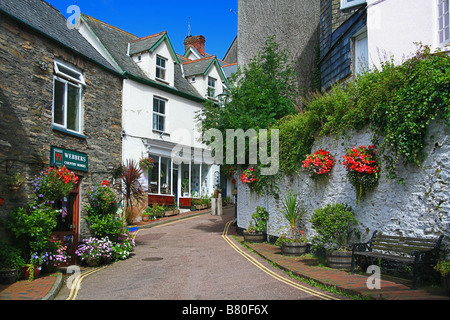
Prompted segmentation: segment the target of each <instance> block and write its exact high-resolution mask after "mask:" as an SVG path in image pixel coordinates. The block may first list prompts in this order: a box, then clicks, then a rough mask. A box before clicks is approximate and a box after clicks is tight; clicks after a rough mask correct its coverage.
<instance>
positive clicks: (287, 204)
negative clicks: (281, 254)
mask: <svg viewBox="0 0 450 320" xmlns="http://www.w3.org/2000/svg"><path fill="white" fill-rule="evenodd" d="M305 213H306V210H305V209H303V208H302V207H301V205H300V202H298V201H297V195H296V194H294V193H293V192H292V191H290V192H289V194H287V195H285V196H284V202H283V206H282V210H281V215H282V216H283V218H285V219H286V220H287V221H288V223H289V226H288V227H289V232H290V234H291V239H293V240H295V238H296V236H295V226H296V225H297V223H298V222H299V221H300V219H301V218H302V217H303V216H304V215H305ZM284 228H286V227H284Z"/></svg>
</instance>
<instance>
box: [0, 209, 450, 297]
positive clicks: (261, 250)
mask: <svg viewBox="0 0 450 320" xmlns="http://www.w3.org/2000/svg"><path fill="white" fill-rule="evenodd" d="M228 209H229V210H231V209H233V210H234V208H233V207H231V208H228ZM207 213H210V211H209V210H202V211H190V212H185V213H182V214H179V215H176V216H172V217H165V218H163V219H160V220H158V221H153V222H140V223H138V224H137V225H138V228H140V229H141V228H151V227H153V226H155V225H160V224H164V223H168V222H173V221H176V220H180V219H185V218H189V217H192V216H195V215H200V214H207ZM233 234H235V233H234V232H233ZM235 237H236V240H239V241H242V240H243V237H240V236H237V235H235ZM245 245H246V246H247V247H248V248H250V249H251V250H253V251H254V252H255V253H257V254H258V255H260V256H261V257H263V258H265V259H266V260H268V261H270V262H271V263H272V264H274V265H276V266H277V267H279V268H280V269H283V270H285V271H287V272H292V273H293V274H294V275H297V276H300V277H302V278H306V279H311V280H314V281H315V282H317V283H320V284H322V285H325V286H329V287H335V288H336V289H338V290H340V291H343V292H346V293H349V294H353V295H359V296H362V297H365V298H368V299H376V300H450V297H449V296H447V295H445V292H444V290H443V289H442V288H428V287H426V288H422V287H419V289H417V290H411V289H410V287H409V286H408V283H405V281H404V280H402V279H396V278H393V277H388V278H385V277H384V276H382V277H381V288H380V289H373V290H370V289H368V287H367V285H366V283H367V279H368V276H366V275H361V274H353V275H352V274H350V273H349V272H346V271H343V270H336V269H331V268H326V267H323V266H318V265H317V259H315V258H314V257H312V256H310V255H305V256H302V257H293V256H284V255H282V254H281V251H280V248H279V247H277V246H274V245H272V244H269V243H245ZM63 278H64V277H63V273H61V272H57V273H54V274H47V275H40V276H39V277H38V278H37V279H35V280H34V281H31V282H29V281H27V280H21V281H18V282H16V283H14V284H12V285H8V286H5V285H0V300H53V299H54V298H55V297H56V295H57V294H58V293H59V291H60V289H61V287H62V286H63V283H64V280H63Z"/></svg>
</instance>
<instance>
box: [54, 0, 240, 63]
mask: <svg viewBox="0 0 450 320" xmlns="http://www.w3.org/2000/svg"><path fill="white" fill-rule="evenodd" d="M45 1H46V2H48V3H49V4H51V5H52V6H53V7H55V8H56V9H58V10H59V11H60V12H61V13H62V14H63V15H64V16H65V17H66V18H68V19H70V18H71V17H72V16H73V14H74V13H75V12H74V11H69V12H67V10H68V7H69V6H71V5H74V4H75V0H45ZM237 1H238V0H196V1H186V0H171V1H167V0H159V1H156V0H147V1H145V0H134V1H123V0H94V1H93V0H77V1H76V4H77V6H78V7H79V8H80V10H81V13H83V14H86V15H88V16H91V17H93V18H96V19H98V20H101V21H103V22H106V23H108V24H110V25H113V26H114V27H117V28H119V29H122V30H124V31H126V32H129V33H131V34H134V35H136V36H138V37H146V36H149V35H152V34H155V33H159V32H162V31H167V33H168V35H169V39H170V42H171V43H172V45H173V47H174V49H175V51H176V52H177V53H178V54H184V39H185V38H186V36H187V35H188V32H189V20H190V35H192V36H196V35H203V36H204V37H205V38H206V44H205V51H206V52H207V53H209V54H211V55H216V56H217V57H218V58H219V59H222V58H223V57H224V56H225V54H226V53H227V51H228V48H229V47H230V46H231V44H232V42H233V40H234V38H235V37H236V34H237ZM189 18H190V19H189Z"/></svg>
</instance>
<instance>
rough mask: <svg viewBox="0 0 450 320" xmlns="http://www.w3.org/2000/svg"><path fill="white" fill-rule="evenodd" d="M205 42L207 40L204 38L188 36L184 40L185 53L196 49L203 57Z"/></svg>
mask: <svg viewBox="0 0 450 320" xmlns="http://www.w3.org/2000/svg"><path fill="white" fill-rule="evenodd" d="M205 42H206V39H205V37H204V36H187V37H186V39H184V52H186V51H187V49H188V48H189V47H194V48H195V49H197V51H198V52H199V53H200V54H201V55H202V56H204V55H205Z"/></svg>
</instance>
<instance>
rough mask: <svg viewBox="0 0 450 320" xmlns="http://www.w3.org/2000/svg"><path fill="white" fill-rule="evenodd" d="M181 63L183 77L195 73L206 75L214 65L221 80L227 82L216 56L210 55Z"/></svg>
mask: <svg viewBox="0 0 450 320" xmlns="http://www.w3.org/2000/svg"><path fill="white" fill-rule="evenodd" d="M182 65H183V69H184V75H185V77H191V76H195V75H202V76H206V75H207V74H208V73H209V71H210V70H211V68H213V67H214V66H216V67H217V70H218V71H219V73H220V75H221V77H222V79H223V81H224V82H227V77H226V76H225V74H224V73H223V70H222V68H221V67H220V64H219V60H217V57H216V56H211V57H206V58H203V59H198V60H192V61H187V62H183V64H182Z"/></svg>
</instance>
